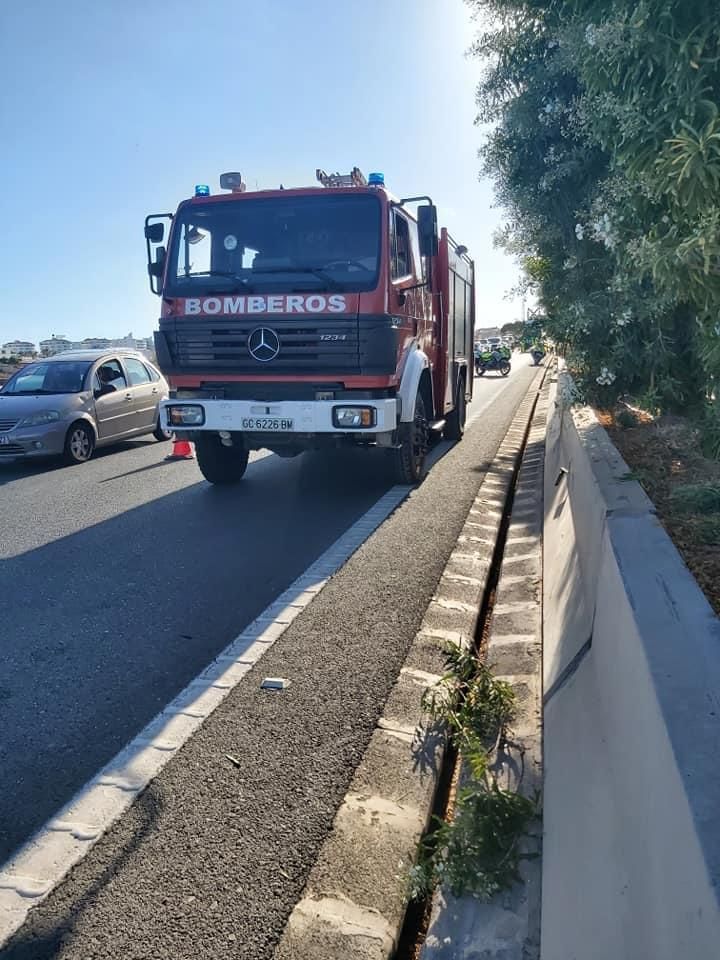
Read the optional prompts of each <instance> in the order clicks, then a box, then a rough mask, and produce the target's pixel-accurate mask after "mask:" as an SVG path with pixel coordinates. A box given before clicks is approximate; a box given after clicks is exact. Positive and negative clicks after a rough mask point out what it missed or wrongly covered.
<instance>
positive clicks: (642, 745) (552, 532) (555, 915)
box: [542, 373, 720, 960]
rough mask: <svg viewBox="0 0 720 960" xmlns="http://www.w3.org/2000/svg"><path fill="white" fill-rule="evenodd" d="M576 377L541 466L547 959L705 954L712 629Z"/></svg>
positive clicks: (719, 729)
mask: <svg viewBox="0 0 720 960" xmlns="http://www.w3.org/2000/svg"><path fill="white" fill-rule="evenodd" d="M568 387H569V381H568V378H567V377H566V375H565V374H562V373H561V374H560V376H559V382H558V384H557V385H556V390H555V391H554V395H552V396H551V401H550V417H549V423H548V434H547V450H546V471H545V530H544V565H543V566H544V586H543V591H544V593H543V604H544V624H543V627H544V638H543V639H544V704H545V713H544V759H545V789H544V838H543V916H542V960H610V958H612V960H678V958H683V960H712V958H717V957H720V908H719V902H718V901H719V897H720V621H718V619H717V618H716V617H715V616H714V614H713V612H712V610H711V608H710V606H709V604H708V603H707V600H706V599H705V597H704V595H703V594H702V593H701V591H700V589H699V587H698V586H697V583H696V582H695V580H694V579H693V577H692V576H691V575H690V573H689V571H688V570H687V568H686V567H685V565H684V563H683V561H682V559H681V558H680V556H679V554H678V552H677V550H676V549H675V547H674V546H673V544H672V542H671V541H670V539H669V538H668V536H667V534H666V533H665V531H664V530H663V528H662V526H661V525H660V523H659V521H658V519H657V517H656V516H655V512H654V508H653V505H652V503H651V502H650V501H649V500H648V498H647V496H646V495H645V494H644V492H643V491H642V489H641V488H640V486H639V485H638V484H637V483H635V482H634V481H633V480H630V479H628V472H629V471H628V467H627V465H626V464H625V462H624V461H623V460H622V458H621V457H620V455H619V454H618V452H617V450H616V449H615V447H614V446H613V445H612V444H611V443H610V440H609V438H608V437H607V434H606V433H605V431H604V430H603V429H602V428H601V427H600V425H599V424H598V422H597V420H596V418H595V416H594V414H593V413H592V411H590V410H588V409H583V410H570V409H569V408H568V405H567V403H566V402H565V401H564V399H563V398H564V397H565V396H567V395H568Z"/></svg>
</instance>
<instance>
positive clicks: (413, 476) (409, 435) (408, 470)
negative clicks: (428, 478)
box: [393, 394, 428, 484]
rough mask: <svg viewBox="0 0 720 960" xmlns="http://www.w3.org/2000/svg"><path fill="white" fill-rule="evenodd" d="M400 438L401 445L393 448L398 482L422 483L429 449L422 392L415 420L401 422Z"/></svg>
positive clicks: (419, 396) (417, 401)
mask: <svg viewBox="0 0 720 960" xmlns="http://www.w3.org/2000/svg"><path fill="white" fill-rule="evenodd" d="M398 440H399V441H400V445H399V446H398V447H396V448H395V450H393V456H394V461H395V462H394V468H395V481H396V483H402V484H415V483H420V482H421V481H422V479H423V477H424V476H425V456H426V454H427V449H428V422H427V415H426V413H425V403H424V402H423V398H422V396H421V395H420V394H418V395H417V397H416V399H415V416H414V418H413V420H412V421H411V422H410V423H401V424H400V427H399V429H398Z"/></svg>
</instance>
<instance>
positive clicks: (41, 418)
mask: <svg viewBox="0 0 720 960" xmlns="http://www.w3.org/2000/svg"><path fill="white" fill-rule="evenodd" d="M59 419H60V413H59V412H58V411H57V410H41V411H40V412H39V413H31V414H30V416H29V417H24V418H23V419H22V420H21V421H20V423H19V424H18V426H19V427H41V426H42V425H43V424H44V423H54V422H55V421H56V420H59Z"/></svg>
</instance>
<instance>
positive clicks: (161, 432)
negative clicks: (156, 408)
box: [153, 417, 172, 443]
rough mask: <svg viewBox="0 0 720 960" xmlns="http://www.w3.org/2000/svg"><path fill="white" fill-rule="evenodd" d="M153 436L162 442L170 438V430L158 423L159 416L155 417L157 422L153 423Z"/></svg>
mask: <svg viewBox="0 0 720 960" xmlns="http://www.w3.org/2000/svg"><path fill="white" fill-rule="evenodd" d="M153 436H154V437H155V439H156V440H157V441H158V442H159V443H164V442H165V441H166V440H172V430H166V429H165V428H164V427H163V426H161V424H160V417H158V418H157V423H156V424H155V429H154V430H153Z"/></svg>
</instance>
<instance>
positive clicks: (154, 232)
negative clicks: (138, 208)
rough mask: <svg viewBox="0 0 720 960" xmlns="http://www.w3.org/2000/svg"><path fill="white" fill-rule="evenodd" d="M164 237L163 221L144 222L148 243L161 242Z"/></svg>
mask: <svg viewBox="0 0 720 960" xmlns="http://www.w3.org/2000/svg"><path fill="white" fill-rule="evenodd" d="M164 238H165V224H164V223H146V224H145V239H146V240H149V241H150V243H162V242H163V240H164Z"/></svg>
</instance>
